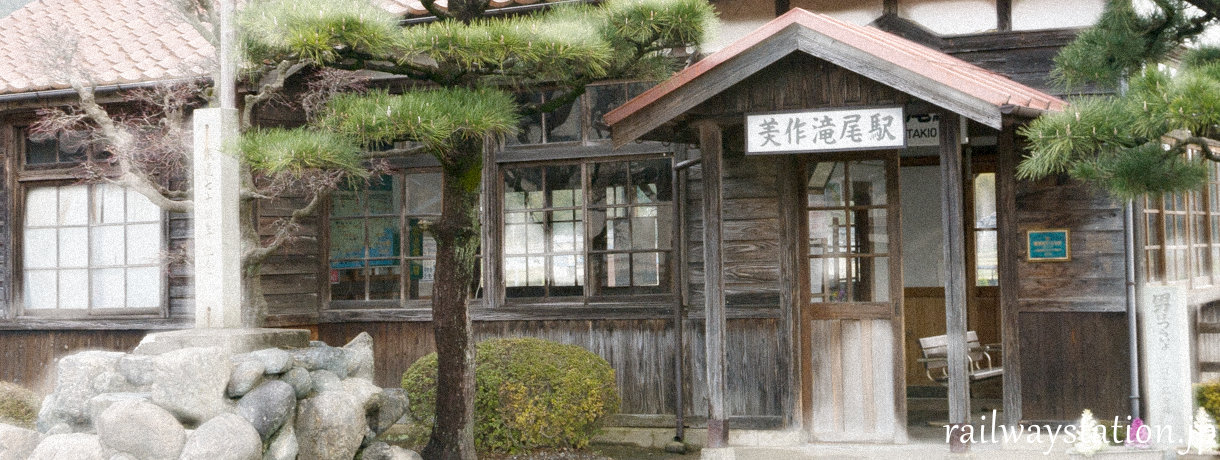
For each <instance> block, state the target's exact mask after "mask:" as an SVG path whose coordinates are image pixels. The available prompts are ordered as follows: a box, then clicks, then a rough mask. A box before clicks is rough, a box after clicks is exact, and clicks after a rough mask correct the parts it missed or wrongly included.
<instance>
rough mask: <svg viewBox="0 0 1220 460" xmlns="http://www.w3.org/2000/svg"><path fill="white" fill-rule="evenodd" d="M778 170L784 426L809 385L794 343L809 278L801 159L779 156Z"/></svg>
mask: <svg viewBox="0 0 1220 460" xmlns="http://www.w3.org/2000/svg"><path fill="white" fill-rule="evenodd" d="M775 166H776V167H777V168H778V169H777V170H776V173H777V174H778V175H779V177H778V180H779V184H778V186H779V229H780V230H779V231H780V261H779V273H780V291H779V318H780V327H779V337H778V338H777V339H778V340H777V343H778V345H779V350H780V353H787V354H785V355H782V356H786V357H787V363H786V365H783V366H782V367H780V372H783V373H785V374H784V375H786V377H787V382H788V384H787V385H784V388H783V392H782V394H781V395H780V397H781V398H783V399H782V401H781V406H780V407H782V408H783V411H784V426H795V425H796V421H797V420H803V419H804V418H803V417H797V415H798V414H797V410H799V407H800V406H799V405H798V404H797V395H798V394H799V393H798V392H797V391H796V390H797V389H798V388H803V386H804V385H808V384H809V383H808V382H800V381H799V380H798V377H797V376H798V375H800V374H799V373H798V372H797V371H798V368H797V366H798V364H797V363H800V362H801V350H800V349H799V348H798V347H796V346H794V344H795V343H797V340H798V338H799V337H800V327H799V326H798V324H797V319H796V318H798V314H799V312H800V311H801V306H802V305H803V304H804V302H805V297H804V292H802V291H804V290H807V289H808V287H807V286H805V283H807V279H808V278H806V277H804V276H801V256H802V255H803V254H804V250H803V249H802V246H801V234H802V232H801V228H802V225H804V221H803V219H807V217H806V216H807V214H806V213H805V209H806V203H807V202H806V201H805V200H806V198H805V196H806V195H805V181H804V177H802V176H803V175H804V174H803V171H802V168H801V164H800V161H798V158H797V156H796V155H781V156H779V157H778V158H776V159H775Z"/></svg>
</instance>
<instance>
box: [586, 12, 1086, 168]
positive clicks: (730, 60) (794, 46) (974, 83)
mask: <svg viewBox="0 0 1220 460" xmlns="http://www.w3.org/2000/svg"><path fill="white" fill-rule="evenodd" d="M798 51H799V52H803V53H805V54H808V55H810V56H813V57H816V58H819V59H824V60H826V61H828V62H830V63H832V64H835V65H838V66H840V67H843V68H845V69H847V70H850V71H852V72H855V73H858V74H860V75H862V76H865V77H868V78H870V79H873V80H875V81H878V82H880V83H882V84H885V85H888V86H891V87H893V88H895V89H898V90H901V91H903V92H906V93H908V94H910V95H912V96H915V97H917V98H920V99H923V100H925V101H928V102H930V103H932V104H935V105H937V106H940V107H943V108H945V109H947V110H950V111H953V112H956V113H958V114H960V115H962V116H964V117H966V118H969V119H971V120H974V121H976V122H979V123H981V124H984V125H987V126H990V127H992V128H996V129H999V128H1000V126H1001V119H1002V117H1003V115H1004V114H1007V113H1017V114H1021V115H1025V116H1035V115H1037V114H1039V113H1041V112H1043V111H1047V110H1052V111H1058V110H1062V109H1063V108H1064V106H1066V103H1065V102H1064V101H1062V100H1060V99H1058V98H1056V97H1054V96H1051V95H1049V94H1046V93H1043V92H1041V91H1038V90H1036V89H1033V88H1030V87H1028V86H1025V85H1022V84H1020V83H1016V82H1014V81H1012V80H1009V79H1008V78H1005V77H1004V76H1002V75H999V74H996V73H994V72H991V71H989V70H986V69H983V68H981V67H978V66H976V65H973V64H970V63H968V62H966V61H963V60H961V59H958V58H955V57H953V56H950V55H948V54H945V53H942V52H940V51H937V50H934V49H932V48H928V47H926V46H923V45H920V44H918V43H915V42H913V41H910V40H907V39H904V38H902V37H899V36H897V35H894V34H891V33H888V32H885V31H882V30H879V29H876V28H874V27H866V26H858V25H854V24H850V23H847V22H843V21H840V20H838V19H835V18H832V17H830V16H827V15H823V14H816V13H811V12H809V11H806V10H803V9H800V8H796V9H793V10H791V11H789V12H787V13H785V14H784V15H782V16H780V17H778V18H775V19H774V20H772V21H771V22H768V23H767V24H766V25H764V26H762V27H760V28H758V29H757V30H755V31H754V32H751V33H750V34H749V35H746V36H745V37H744V38H742V39H741V40H738V41H737V42H735V43H733V44H732V45H730V46H728V47H726V48H724V49H723V50H721V51H718V52H716V53H713V54H712V55H710V56H708V57H706V58H704V59H703V60H701V61H699V62H697V63H695V64H694V65H692V66H690V67H688V68H686V69H684V70H682V71H681V72H678V73H677V74H676V75H674V76H673V77H671V78H669V79H668V80H666V81H664V82H662V83H661V84H659V85H657V86H655V87H653V88H652V89H650V90H648V91H646V92H644V93H643V94H640V95H639V96H637V97H636V98H634V99H632V100H630V101H628V102H627V103H626V104H623V105H622V106H620V107H618V108H617V109H615V110H612V111H610V112H609V113H607V114H606V115H605V121H606V123H607V124H608V125H610V127H611V130H612V133H613V134H612V135H613V139H614V144H615V146H620V145H623V144H626V143H628V142H631V141H633V140H636V139H639V138H641V137H644V136H645V135H647V134H648V133H649V132H651V131H653V130H654V129H656V128H658V127H660V126H661V125H663V124H665V123H667V122H669V121H671V120H673V119H674V118H675V117H677V116H679V115H681V114H683V113H684V112H686V111H688V110H690V109H692V108H694V107H695V106H697V105H699V104H700V103H702V102H704V101H706V100H708V99H709V98H711V97H712V96H715V95H716V94H719V93H720V92H722V91H724V90H726V89H728V88H730V87H732V86H733V85H734V84H737V83H738V82H740V81H742V80H744V79H745V78H747V77H749V76H751V75H753V74H755V73H756V72H758V71H760V70H762V69H763V68H765V67H766V66H768V65H770V64H772V63H774V62H775V61H777V60H779V59H781V58H783V57H784V56H787V55H789V54H792V53H794V52H798Z"/></svg>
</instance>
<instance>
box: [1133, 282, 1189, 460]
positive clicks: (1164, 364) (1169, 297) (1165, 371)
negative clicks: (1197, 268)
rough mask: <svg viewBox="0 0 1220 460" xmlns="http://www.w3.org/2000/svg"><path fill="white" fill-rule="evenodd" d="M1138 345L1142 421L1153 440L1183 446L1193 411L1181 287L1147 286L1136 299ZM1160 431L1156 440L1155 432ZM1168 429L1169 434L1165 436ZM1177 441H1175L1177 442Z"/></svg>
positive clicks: (1164, 444) (1186, 310)
mask: <svg viewBox="0 0 1220 460" xmlns="http://www.w3.org/2000/svg"><path fill="white" fill-rule="evenodd" d="M1139 323H1140V329H1141V330H1142V331H1143V335H1144V337H1143V341H1141V343H1142V344H1143V346H1142V347H1141V348H1140V354H1141V358H1142V359H1141V360H1142V361H1143V363H1144V372H1143V373H1142V375H1143V382H1142V383H1143V385H1142V386H1143V389H1144V394H1145V399H1144V405H1145V407H1146V408H1147V413H1146V416H1145V417H1144V421H1145V422H1146V423H1148V424H1149V425H1150V428H1152V429H1153V430H1152V435H1153V436H1154V439H1153V440H1152V441H1153V442H1159V443H1160V445H1162V446H1166V447H1169V446H1170V445H1174V444H1182V445H1185V442H1186V436H1187V435H1188V434H1190V428H1191V419H1192V415H1193V405H1194V401H1193V399H1194V398H1193V396H1192V394H1191V372H1190V368H1191V352H1190V309H1189V308H1187V305H1186V292H1185V291H1184V290H1183V289H1182V288H1179V287H1173V286H1146V287H1144V293H1143V295H1142V298H1141V299H1140V306H1139ZM1158 430H1160V431H1161V432H1163V433H1164V435H1163V436H1161V438H1162V439H1156V436H1157V432H1158ZM1169 430H1172V436H1173V439H1172V440H1170V439H1165V437H1167V436H1169V433H1170V431H1169ZM1178 441H1180V442H1178Z"/></svg>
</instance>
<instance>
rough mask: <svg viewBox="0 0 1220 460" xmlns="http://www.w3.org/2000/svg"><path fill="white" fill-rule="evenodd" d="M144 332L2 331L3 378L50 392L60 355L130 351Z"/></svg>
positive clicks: (0, 372) (0, 368)
mask: <svg viewBox="0 0 1220 460" xmlns="http://www.w3.org/2000/svg"><path fill="white" fill-rule="evenodd" d="M144 334H145V331H140V330H101V331H87V330H58V331H57V330H39V331H0V357H3V359H0V381H6V382H12V383H16V384H18V385H21V386H23V387H27V388H30V389H33V390H35V391H37V392H39V393H41V394H47V393H49V392H50V391H51V390H52V389H53V386H54V385H53V379H54V374H55V363H56V362H57V361H58V360H59V358H62V357H64V356H67V355H70V354H73V353H76V352H79V351H84V350H110V351H123V352H129V351H131V350H132V349H133V348H135V346H136V345H137V344H139V343H140V340H141V339H143V338H144Z"/></svg>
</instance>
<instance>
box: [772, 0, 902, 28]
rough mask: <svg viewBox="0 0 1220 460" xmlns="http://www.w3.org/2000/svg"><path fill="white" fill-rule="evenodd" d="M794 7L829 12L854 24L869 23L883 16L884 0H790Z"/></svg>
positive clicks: (823, 12)
mask: <svg viewBox="0 0 1220 460" xmlns="http://www.w3.org/2000/svg"><path fill="white" fill-rule="evenodd" d="M789 2H790V3H789V4H790V5H792V7H793V8H804V9H806V10H809V11H812V12H815V13H822V14H828V15H830V16H833V17H835V18H836V19H840V20H843V21H847V22H850V23H853V24H860V25H864V24H868V23H870V22H873V20H874V19H877V18H878V17H880V16H881V11H882V3H883V2H882V0H861V1H853V2H845V1H843V0H789Z"/></svg>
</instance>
